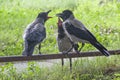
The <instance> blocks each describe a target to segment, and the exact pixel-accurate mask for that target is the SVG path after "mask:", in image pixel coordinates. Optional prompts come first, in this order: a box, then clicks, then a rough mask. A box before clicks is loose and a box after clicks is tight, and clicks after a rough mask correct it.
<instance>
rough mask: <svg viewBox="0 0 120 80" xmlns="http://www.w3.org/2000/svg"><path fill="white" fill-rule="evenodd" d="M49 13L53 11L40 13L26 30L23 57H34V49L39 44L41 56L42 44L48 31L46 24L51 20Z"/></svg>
mask: <svg viewBox="0 0 120 80" xmlns="http://www.w3.org/2000/svg"><path fill="white" fill-rule="evenodd" d="M49 12H51V10H49V11H47V12H40V13H39V14H38V16H37V18H36V19H35V20H34V21H33V22H32V23H30V24H29V25H28V26H27V28H26V29H25V33H24V35H23V39H24V51H23V53H22V55H26V56H32V54H33V51H34V47H35V46H36V45H37V44H39V47H38V48H39V53H40V54H41V52H40V48H41V42H42V41H43V40H44V39H45V38H46V29H45V26H44V24H45V22H46V21H47V20H48V19H49V18H51V17H48V13H49Z"/></svg>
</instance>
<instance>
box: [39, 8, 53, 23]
mask: <svg viewBox="0 0 120 80" xmlns="http://www.w3.org/2000/svg"><path fill="white" fill-rule="evenodd" d="M49 12H51V10H49V11H47V12H41V13H39V14H38V16H37V18H42V19H44V21H46V20H48V19H49V18H52V17H49V16H48V14H49Z"/></svg>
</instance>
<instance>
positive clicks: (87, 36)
mask: <svg viewBox="0 0 120 80" xmlns="http://www.w3.org/2000/svg"><path fill="white" fill-rule="evenodd" d="M65 28H66V30H67V32H68V33H69V34H71V35H74V36H76V37H77V38H80V39H83V40H87V41H89V42H91V41H97V40H96V38H95V37H94V36H93V34H92V33H90V32H89V31H88V30H87V29H86V30H81V29H80V28H78V27H75V26H74V25H72V24H69V23H65Z"/></svg>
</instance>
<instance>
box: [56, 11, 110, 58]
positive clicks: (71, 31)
mask: <svg viewBox="0 0 120 80" xmlns="http://www.w3.org/2000/svg"><path fill="white" fill-rule="evenodd" d="M56 15H57V16H58V17H60V18H62V19H63V23H62V25H63V29H64V31H65V34H66V35H67V36H68V37H69V38H70V40H71V42H73V43H76V42H82V43H84V44H85V43H90V44H92V45H93V46H94V47H96V48H97V49H98V50H99V51H100V52H101V53H102V54H104V55H105V56H109V55H110V54H109V52H108V50H107V49H106V48H105V47H104V46H103V45H102V44H100V43H99V42H98V41H97V39H96V38H95V37H94V35H93V34H92V33H91V32H90V31H89V30H88V29H87V28H86V27H85V26H84V24H82V22H80V21H79V20H77V19H75V17H74V15H73V13H72V11H70V10H64V11H63V12H62V13H58V14H56ZM73 45H74V44H73Z"/></svg>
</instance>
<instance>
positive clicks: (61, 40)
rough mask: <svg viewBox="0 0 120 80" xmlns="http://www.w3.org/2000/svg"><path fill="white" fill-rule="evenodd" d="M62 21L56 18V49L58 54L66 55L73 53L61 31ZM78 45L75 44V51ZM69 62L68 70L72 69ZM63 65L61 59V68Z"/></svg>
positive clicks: (70, 45)
mask: <svg viewBox="0 0 120 80" xmlns="http://www.w3.org/2000/svg"><path fill="white" fill-rule="evenodd" d="M62 23H63V22H62V21H61V20H60V18H58V23H57V26H58V36H57V43H58V49H59V51H60V52H62V53H66V52H70V51H73V50H71V48H72V44H71V42H70V40H69V38H68V36H67V35H66V34H65V31H64V29H63V26H62ZM78 47H79V46H78V44H76V47H74V49H75V50H78ZM69 60H70V70H71V69H72V59H71V58H69ZM63 65H64V60H63V58H62V66H63Z"/></svg>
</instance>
